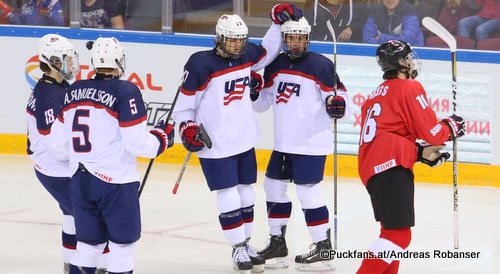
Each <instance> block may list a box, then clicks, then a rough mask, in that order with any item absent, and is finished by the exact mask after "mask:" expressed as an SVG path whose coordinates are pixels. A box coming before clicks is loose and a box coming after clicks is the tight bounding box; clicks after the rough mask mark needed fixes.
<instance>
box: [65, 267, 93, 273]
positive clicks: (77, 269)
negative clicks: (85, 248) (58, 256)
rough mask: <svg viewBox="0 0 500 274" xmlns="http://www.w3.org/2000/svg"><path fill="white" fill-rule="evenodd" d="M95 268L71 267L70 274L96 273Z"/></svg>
mask: <svg viewBox="0 0 500 274" xmlns="http://www.w3.org/2000/svg"><path fill="white" fill-rule="evenodd" d="M94 272H95V267H84V266H76V265H70V266H69V274H83V273H94Z"/></svg>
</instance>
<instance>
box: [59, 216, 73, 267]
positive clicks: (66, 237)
mask: <svg viewBox="0 0 500 274" xmlns="http://www.w3.org/2000/svg"><path fill="white" fill-rule="evenodd" d="M75 232H76V229H75V219H74V218H73V216H71V215H63V227H62V233H61V234H62V235H61V236H62V257H63V261H64V262H65V263H70V262H71V258H73V256H74V255H75V252H76V235H75Z"/></svg>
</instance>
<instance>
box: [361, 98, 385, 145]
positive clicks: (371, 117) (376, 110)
mask: <svg viewBox="0 0 500 274" xmlns="http://www.w3.org/2000/svg"><path fill="white" fill-rule="evenodd" d="M381 112H382V107H381V106H380V104H378V103H375V104H374V105H373V106H372V107H371V108H369V109H367V110H366V120H365V123H364V124H363V131H362V132H361V138H360V141H359V144H360V145H361V144H363V143H365V144H366V143H369V142H371V141H373V138H375V133H376V132H377V121H376V120H375V118H376V117H378V116H380V113H381Z"/></svg>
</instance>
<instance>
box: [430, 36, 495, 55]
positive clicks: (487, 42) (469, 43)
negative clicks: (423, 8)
mask: <svg viewBox="0 0 500 274" xmlns="http://www.w3.org/2000/svg"><path fill="white" fill-rule="evenodd" d="M454 37H455V39H456V40H457V48H459V49H476V50H491V51H500V35H499V36H497V37H493V38H488V39H484V40H480V41H479V42H476V41H474V40H472V39H470V38H467V37H461V36H454ZM425 46H426V47H431V48H447V47H448V46H447V45H446V43H445V42H444V41H443V40H442V39H441V38H439V37H437V36H432V37H429V38H427V39H426V40H425Z"/></svg>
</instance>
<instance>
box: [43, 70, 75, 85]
mask: <svg viewBox="0 0 500 274" xmlns="http://www.w3.org/2000/svg"><path fill="white" fill-rule="evenodd" d="M41 80H43V81H45V82H49V83H52V84H54V85H59V86H63V87H67V86H69V83H68V81H66V80H64V79H63V80H62V81H61V82H57V80H56V79H55V78H52V77H50V76H48V75H47V74H45V73H44V74H43V76H42V79H41Z"/></svg>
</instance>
